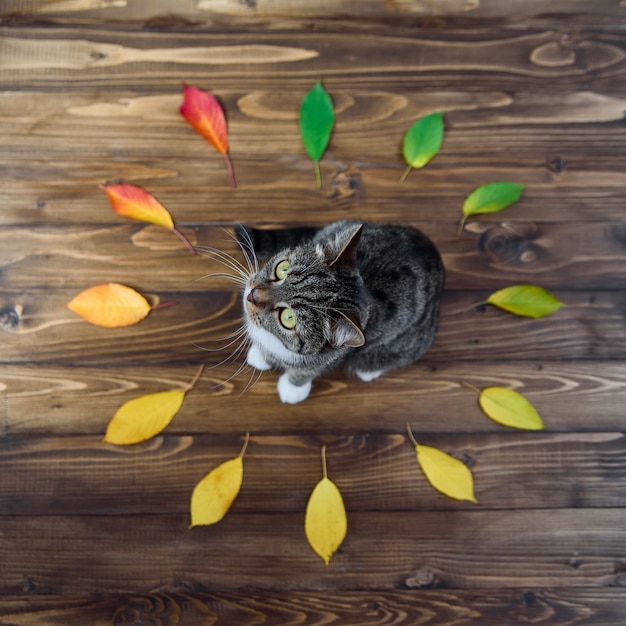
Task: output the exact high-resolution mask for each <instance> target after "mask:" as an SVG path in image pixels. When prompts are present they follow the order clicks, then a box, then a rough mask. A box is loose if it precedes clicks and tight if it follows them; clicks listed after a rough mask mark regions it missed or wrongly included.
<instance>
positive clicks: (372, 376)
mask: <svg viewBox="0 0 626 626" xmlns="http://www.w3.org/2000/svg"><path fill="white" fill-rule="evenodd" d="M384 371H385V370H376V371H375V372H362V371H360V370H357V371H356V375H357V376H358V377H359V378H360V379H361V380H362V381H363V382H364V383H369V382H372V381H373V380H376V379H377V378H378V377H379V376H380V375H381V374H382V373H383V372H384Z"/></svg>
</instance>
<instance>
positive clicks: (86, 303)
mask: <svg viewBox="0 0 626 626" xmlns="http://www.w3.org/2000/svg"><path fill="white" fill-rule="evenodd" d="M66 306H67V308H68V309H70V311H73V312H74V313H76V314H77V315H80V316H81V317H82V318H83V319H85V320H87V321H88V322H90V323H91V324H95V325H96V326H104V327H105V328H121V327H123V326H132V325H133V324H136V323H137V322H140V321H141V320H142V319H143V318H144V317H146V315H148V313H149V312H150V305H149V304H148V301H147V300H146V299H145V298H144V297H143V296H142V295H141V294H140V293H138V292H136V291H135V290H134V289H131V288H130V287H126V286H125V285H120V284H119V283H105V284H103V285H95V286H94V287H90V288H89V289H85V291H81V293H79V294H78V295H77V296H76V297H74V298H73V299H72V300H71V301H70V302H68V303H67V304H66Z"/></svg>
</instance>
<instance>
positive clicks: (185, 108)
mask: <svg viewBox="0 0 626 626" xmlns="http://www.w3.org/2000/svg"><path fill="white" fill-rule="evenodd" d="M179 110H180V114H181V115H182V116H183V117H184V118H185V119H186V120H187V122H188V123H189V124H190V125H191V126H192V127H193V129H194V130H195V131H196V132H197V133H198V134H199V135H201V136H202V137H204V138H205V139H206V140H207V141H208V142H209V143H210V144H211V145H212V146H213V147H214V148H215V149H216V150H217V151H218V152H219V153H220V154H221V155H222V156H223V157H224V160H225V161H226V167H227V168H228V175H229V177H230V184H231V186H232V187H236V186H237V183H236V181H235V173H234V171H233V165H232V162H231V160H230V157H229V156H228V131H227V128H226V117H225V116H224V111H223V109H222V107H221V106H220V103H219V102H218V100H217V98H216V97H215V96H213V95H212V94H210V93H208V92H206V91H203V90H202V89H198V88H197V87H191V86H189V85H187V84H183V103H182V104H181V106H180V109H179Z"/></svg>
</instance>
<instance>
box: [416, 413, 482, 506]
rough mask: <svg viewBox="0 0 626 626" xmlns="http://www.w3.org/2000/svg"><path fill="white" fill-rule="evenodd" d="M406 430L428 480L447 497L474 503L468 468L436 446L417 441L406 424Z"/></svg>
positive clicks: (472, 482)
mask: <svg viewBox="0 0 626 626" xmlns="http://www.w3.org/2000/svg"><path fill="white" fill-rule="evenodd" d="M407 432H408V435H409V439H410V440H411V443H412V444H413V445H414V446H415V453H416V455H417V462H418V463H419V465H420V467H421V468H422V471H423V472H424V475H425V476H426V478H427V479H428V482H429V483H430V484H431V485H432V486H433V487H434V488H435V489H437V491H440V492H441V493H443V494H444V495H446V496H448V497H449V498H453V499H455V500H468V501H469V502H475V503H476V502H477V500H476V498H475V497H474V477H473V476H472V472H471V471H470V469H469V468H468V467H467V466H466V465H465V464H464V463H462V462H461V461H459V460H458V459H455V458H454V457H452V456H450V455H449V454H446V453H445V452H442V451H441V450H438V449H437V448H431V447H430V446H423V445H421V444H419V443H417V441H416V440H415V437H414V436H413V433H412V432H411V429H410V427H409V425H408V424H407Z"/></svg>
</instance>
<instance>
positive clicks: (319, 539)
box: [304, 476, 348, 565]
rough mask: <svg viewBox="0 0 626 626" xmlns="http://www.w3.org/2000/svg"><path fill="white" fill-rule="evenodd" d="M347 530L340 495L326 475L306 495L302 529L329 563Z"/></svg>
mask: <svg viewBox="0 0 626 626" xmlns="http://www.w3.org/2000/svg"><path fill="white" fill-rule="evenodd" d="M347 530H348V520H347V517H346V509H345V507H344V504H343V498H342V497H341V493H340V492H339V489H337V486H336V485H335V484H334V483H333V482H332V481H331V480H330V479H329V478H328V477H327V476H324V477H323V478H322V480H320V482H319V483H317V485H316V486H315V488H314V489H313V491H312V492H311V495H310V497H309V502H308V504H307V507H306V515H305V518H304V532H305V534H306V537H307V539H308V540H309V543H310V544H311V547H312V548H313V550H314V551H315V552H316V553H317V554H318V555H319V556H320V557H321V558H322V559H323V560H324V563H325V564H326V565H328V563H329V562H330V557H331V556H332V555H333V554H334V553H335V552H336V550H337V548H339V546H340V545H341V543H342V541H343V540H344V538H345V536H346V532H347Z"/></svg>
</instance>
